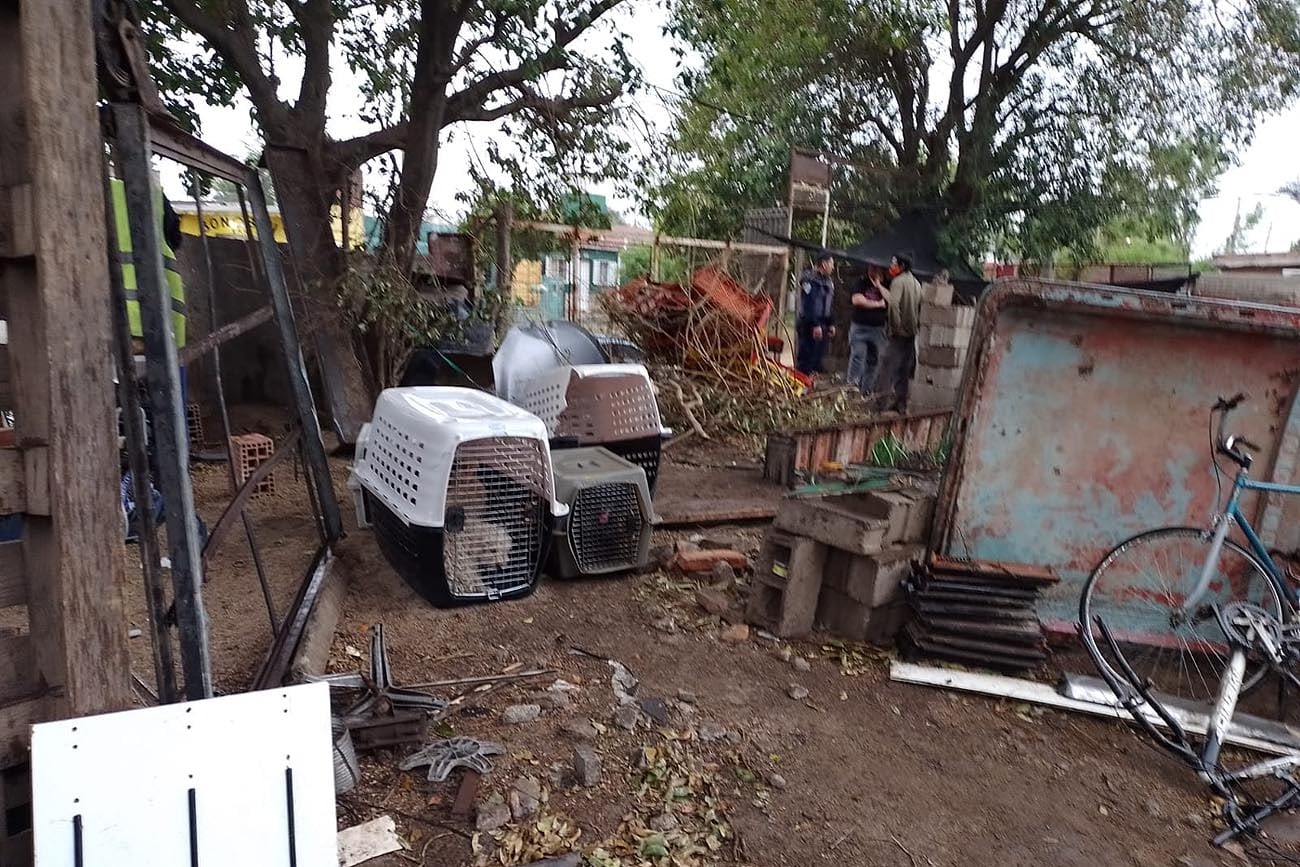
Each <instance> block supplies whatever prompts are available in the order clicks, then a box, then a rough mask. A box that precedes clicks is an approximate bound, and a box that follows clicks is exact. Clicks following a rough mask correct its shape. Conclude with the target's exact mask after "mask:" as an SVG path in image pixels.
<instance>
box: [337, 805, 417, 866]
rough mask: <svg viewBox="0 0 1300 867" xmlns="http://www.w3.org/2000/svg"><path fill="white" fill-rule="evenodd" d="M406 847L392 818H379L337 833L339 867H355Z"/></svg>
mask: <svg viewBox="0 0 1300 867" xmlns="http://www.w3.org/2000/svg"><path fill="white" fill-rule="evenodd" d="M405 848H406V847H405V846H404V845H402V840H401V838H399V837H398V836H397V825H396V824H395V823H394V822H393V817H392V816H380V817H379V818H377V819H371V820H370V821H369V822H363V823H361V824H360V825H353V826H352V827H351V828H344V829H343V830H342V831H339V867H355V865H357V864H364V863H366V862H367V861H369V860H371V859H373V858H378V857H379V856H380V855H387V854H388V853H389V852H399V851H401V850H402V849H405Z"/></svg>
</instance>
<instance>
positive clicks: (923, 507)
mask: <svg viewBox="0 0 1300 867" xmlns="http://www.w3.org/2000/svg"><path fill="white" fill-rule="evenodd" d="M908 495H909V496H910V497H912V508H911V509H910V510H909V511H908V513H907V530H906V531H905V532H904V533H903V540H904V541H905V542H922V543H923V542H928V541H929V539H930V527H931V525H932V524H933V523H934V504H935V498H934V497H933V496H928V495H922V494H916V493H913V492H908Z"/></svg>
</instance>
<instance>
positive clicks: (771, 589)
mask: <svg viewBox="0 0 1300 867" xmlns="http://www.w3.org/2000/svg"><path fill="white" fill-rule="evenodd" d="M933 513H934V497H933V496H931V495H928V494H923V493H921V492H917V491H904V490H896V491H870V492H865V493H849V494H840V495H835V496H827V497H820V498H808V499H800V498H792V499H787V500H785V501H783V502H782V504H781V508H780V510H779V511H778V512H777V516H776V521H775V522H774V525H773V529H772V530H771V531H770V532H769V533H768V537H767V539H766V541H765V543H764V546H763V552H762V553H761V554H760V555H759V562H758V566H757V567H756V569H755V576H754V577H755V581H754V585H753V588H752V591H751V594H750V599H749V606H748V609H747V611H746V615H747V617H748V619H749V621H750V622H751V623H754V624H756V625H758V626H760V627H762V628H764V629H768V630H770V631H772V632H774V633H775V634H777V635H779V636H781V637H783V638H798V637H801V636H804V635H807V634H808V633H809V632H810V631H811V630H812V629H813V628H814V627H821V628H824V629H826V630H828V631H829V632H831V633H833V634H835V635H838V636H840V637H843V638H847V639H851V640H853V641H869V642H871V643H873V644H879V645H885V646H888V645H891V644H893V642H894V639H895V637H896V636H897V635H898V633H899V631H900V630H901V629H902V627H903V625H904V623H905V622H906V620H907V616H908V612H909V609H908V607H907V603H906V599H905V598H904V594H903V592H902V586H903V583H904V582H905V581H906V580H907V578H908V577H909V576H910V574H911V571H912V564H913V563H914V562H915V561H917V560H919V559H920V557H921V555H922V553H923V551H924V545H923V542H924V540H925V538H926V537H927V536H928V534H929V529H930V520H931V518H932V516H933Z"/></svg>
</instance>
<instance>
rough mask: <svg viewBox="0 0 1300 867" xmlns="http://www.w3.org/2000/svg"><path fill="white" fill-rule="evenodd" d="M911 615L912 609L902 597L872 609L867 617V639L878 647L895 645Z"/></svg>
mask: <svg viewBox="0 0 1300 867" xmlns="http://www.w3.org/2000/svg"><path fill="white" fill-rule="evenodd" d="M911 615H912V609H911V608H909V607H908V605H907V602H905V601H904V600H902V599H899V600H897V601H894V602H891V603H889V604H888V605H883V606H881V607H880V608H876V609H874V610H872V612H871V616H870V617H869V618H868V619H867V629H866V635H865V640H866V641H867V643H868V644H874V645H876V646H878V647H893V646H894V643H895V642H896V641H897V640H898V634H899V633H900V632H902V631H903V627H904V626H906V625H907V621H908V618H910V617H911Z"/></svg>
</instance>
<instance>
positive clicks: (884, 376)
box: [875, 253, 921, 412]
mask: <svg viewBox="0 0 1300 867" xmlns="http://www.w3.org/2000/svg"><path fill="white" fill-rule="evenodd" d="M889 273H890V274H891V275H893V279H892V280H891V281H890V283H889V307H888V313H889V341H888V342H887V343H886V344H885V353H884V359H883V361H882V362H881V364H880V373H879V374H878V375H877V379H876V388H875V391H876V393H877V394H878V395H880V398H879V405H880V408H881V409H896V410H898V411H899V412H905V411H906V410H907V398H908V391H909V390H910V388H911V385H912V375H913V374H914V373H916V332H917V331H918V330H919V329H920V327H921V284H920V283H919V282H918V281H917V279H916V276H915V275H914V274H912V257H911V256H910V255H908V254H907V253H898V254H897V255H895V256H894V258H893V260H892V261H891V262H890V263H889Z"/></svg>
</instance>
